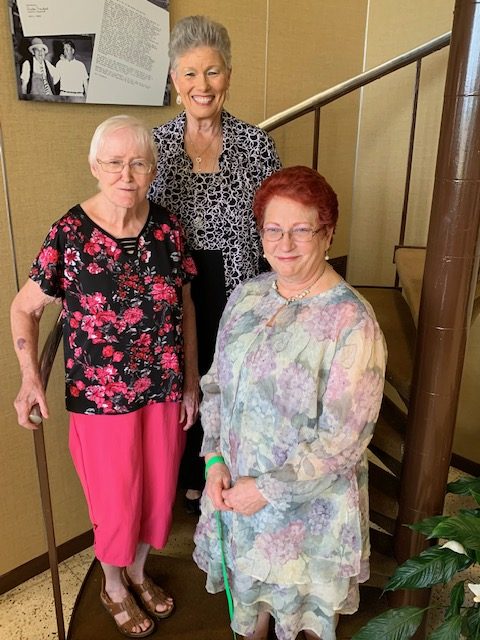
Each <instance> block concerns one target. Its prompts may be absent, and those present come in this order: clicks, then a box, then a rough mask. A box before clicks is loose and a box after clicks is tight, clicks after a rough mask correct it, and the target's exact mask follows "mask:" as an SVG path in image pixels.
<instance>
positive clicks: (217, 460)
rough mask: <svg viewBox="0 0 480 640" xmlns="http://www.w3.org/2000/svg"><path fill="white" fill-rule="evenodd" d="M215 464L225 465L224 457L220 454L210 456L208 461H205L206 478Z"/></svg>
mask: <svg viewBox="0 0 480 640" xmlns="http://www.w3.org/2000/svg"><path fill="white" fill-rule="evenodd" d="M214 464H225V460H224V458H223V456H221V455H220V454H214V455H213V456H210V457H209V458H208V460H205V478H206V477H207V475H208V470H209V469H210V467H211V466H212V465H214Z"/></svg>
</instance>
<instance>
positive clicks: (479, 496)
mask: <svg viewBox="0 0 480 640" xmlns="http://www.w3.org/2000/svg"><path fill="white" fill-rule="evenodd" d="M447 492H448V493H456V494H457V495H460V496H473V497H474V498H475V500H476V501H477V502H478V503H479V504H480V478H460V479H459V480H456V481H455V482H449V483H448V484H447Z"/></svg>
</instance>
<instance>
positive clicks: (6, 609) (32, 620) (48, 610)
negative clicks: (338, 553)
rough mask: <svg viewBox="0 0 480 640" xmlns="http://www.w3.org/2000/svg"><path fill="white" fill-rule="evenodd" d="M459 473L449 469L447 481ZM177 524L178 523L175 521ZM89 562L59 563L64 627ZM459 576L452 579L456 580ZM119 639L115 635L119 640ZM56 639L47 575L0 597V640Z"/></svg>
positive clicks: (184, 540)
mask: <svg viewBox="0 0 480 640" xmlns="http://www.w3.org/2000/svg"><path fill="white" fill-rule="evenodd" d="M461 475H462V474H461V473H459V472H457V471H456V470H452V472H451V476H450V480H456V479H457V478H458V477H460V476H461ZM464 505H465V506H467V505H468V506H472V505H473V502H470V501H469V500H467V499H465V498H462V497H459V496H451V495H450V496H447V499H446V503H445V513H453V512H456V511H457V510H458V508H459V506H464ZM177 522H178V520H177ZM181 523H182V524H181V525H180V526H177V527H174V529H173V532H172V535H171V537H170V541H169V544H168V547H167V548H166V549H165V553H167V555H170V556H174V557H188V556H190V554H191V551H192V540H191V535H192V528H193V527H192V524H190V523H189V521H188V520H186V519H185V518H182V519H181ZM92 560H93V550H92V549H91V548H90V549H86V550H85V551H82V552H81V553H79V554H77V555H76V556H74V557H72V558H70V559H68V560H66V561H65V562H62V563H61V564H60V567H59V572H60V582H61V588H62V599H63V610H64V615H65V626H66V628H68V623H69V620H70V615H71V612H72V610H73V606H74V604H75V599H76V597H77V594H78V591H79V589H80V585H81V584H82V582H83V579H84V577H85V574H86V572H87V570H88V568H89V566H90V564H91V562H92ZM464 573H465V575H462V576H461V578H462V579H467V580H468V581H469V582H477V583H478V582H480V568H479V567H478V566H477V567H475V568H473V569H469V570H468V571H466V572H464ZM459 579H460V576H459V577H458V578H456V579H455V581H457V580H459ZM449 592H450V589H445V588H443V587H439V588H436V589H434V590H433V593H432V604H437V605H439V606H440V607H443V606H444V605H447V606H448V597H449ZM442 617H443V609H441V608H440V609H438V610H436V611H435V612H434V613H433V614H432V615H431V616H430V620H429V626H430V627H435V626H436V625H437V624H438V623H439V622H440V621H441V619H442ZM120 637H121V636H119V638H120ZM54 638H57V626H56V620H55V612H54V604H53V594H52V587H51V579H50V573H49V572H45V573H42V574H40V575H39V576H36V577H35V578H32V579H31V580H29V581H28V582H25V583H24V584H23V585H21V586H19V587H17V588H16V589H13V590H12V591H9V592H8V593H5V594H3V595H1V596H0V640H53V639H54Z"/></svg>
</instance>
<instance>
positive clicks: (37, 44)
mask: <svg viewBox="0 0 480 640" xmlns="http://www.w3.org/2000/svg"><path fill="white" fill-rule="evenodd" d="M35 49H43V50H44V51H45V53H48V47H47V45H45V44H43V40H42V39H41V38H32V44H31V45H30V46H29V47H28V50H29V51H30V53H31V54H32V55H33V52H34V51H35Z"/></svg>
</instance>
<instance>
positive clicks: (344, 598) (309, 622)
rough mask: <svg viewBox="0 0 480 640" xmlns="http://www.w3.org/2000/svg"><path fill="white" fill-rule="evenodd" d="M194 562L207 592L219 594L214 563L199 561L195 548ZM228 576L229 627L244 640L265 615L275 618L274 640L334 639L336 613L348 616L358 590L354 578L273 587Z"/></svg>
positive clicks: (239, 575) (244, 577)
mask: <svg viewBox="0 0 480 640" xmlns="http://www.w3.org/2000/svg"><path fill="white" fill-rule="evenodd" d="M194 559H195V561H196V563H197V564H198V566H199V567H200V568H201V569H203V570H204V571H206V572H207V584H206V589H207V591H208V592H209V593H218V592H219V591H222V590H223V589H224V586H223V579H222V578H221V572H220V573H219V572H218V571H217V569H218V568H219V567H218V565H217V563H209V562H206V563H204V562H202V556H201V554H199V553H198V548H197V550H196V552H195V553H194ZM203 559H205V557H204V558H203ZM209 568H210V572H209ZM228 573H229V584H230V589H231V591H232V596H233V601H234V617H233V620H232V624H231V626H232V629H233V630H234V631H235V632H236V633H238V634H240V635H242V636H246V637H247V638H248V637H249V636H251V635H253V633H254V631H255V626H256V623H257V616H258V615H259V614H260V613H262V612H268V613H270V615H271V616H272V617H273V618H274V619H275V634H276V636H277V638H278V640H295V638H296V637H297V635H298V634H299V633H300V631H302V630H304V629H305V630H307V631H313V632H314V633H316V634H317V635H318V636H319V637H320V638H321V639H322V640H335V638H336V635H335V627H336V622H337V618H336V614H352V613H355V611H356V610H357V609H358V604H359V588H358V581H357V579H356V578H336V579H333V580H328V581H326V582H317V583H309V584H293V585H276V584H271V583H267V582H261V581H259V580H256V579H254V578H252V577H251V576H247V575H245V574H242V573H241V572H240V571H238V569H237V570H236V571H235V572H232V571H230V570H229V571H228ZM225 606H227V605H226V602H225Z"/></svg>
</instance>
